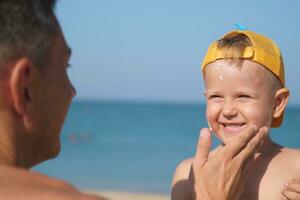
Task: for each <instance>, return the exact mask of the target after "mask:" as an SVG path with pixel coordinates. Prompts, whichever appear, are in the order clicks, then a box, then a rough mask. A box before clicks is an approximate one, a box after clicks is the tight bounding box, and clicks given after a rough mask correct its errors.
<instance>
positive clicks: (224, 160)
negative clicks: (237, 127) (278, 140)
mask: <svg viewBox="0 0 300 200" xmlns="http://www.w3.org/2000/svg"><path fill="white" fill-rule="evenodd" d="M267 134H268V129H267V128H266V127H263V128H261V129H259V130H257V128H256V127H254V126H249V127H248V128H246V129H245V130H244V132H243V133H241V134H240V135H237V136H236V138H235V139H234V140H233V141H232V142H231V143H229V144H226V145H224V146H219V147H218V148H217V149H216V150H215V151H214V152H212V153H210V152H209V151H210V146H211V133H210V131H209V130H208V129H207V128H205V129H202V130H201V132H200V137H199V141H198V145H197V152H196V155H195V157H194V160H193V164H192V169H191V172H190V176H189V182H190V184H192V186H193V187H192V188H193V194H194V198H193V199H196V200H229V199H230V200H237V199H239V197H240V195H241V194H242V192H243V190H244V185H245V179H246V177H247V174H248V173H247V169H248V168H249V166H250V164H251V161H253V160H254V155H255V153H256V152H257V151H258V149H259V147H260V146H261V144H262V143H263V142H264V139H265V138H266V137H267Z"/></svg>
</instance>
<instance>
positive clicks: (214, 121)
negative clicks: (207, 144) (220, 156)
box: [204, 59, 274, 144]
mask: <svg viewBox="0 0 300 200" xmlns="http://www.w3.org/2000/svg"><path fill="white" fill-rule="evenodd" d="M266 73H271V72H269V71H268V70H267V69H265V68H264V67H263V66H261V65H260V64H257V63H254V62H252V61H249V60H239V61H234V60H232V59H222V60H217V61H215V62H213V63H211V64H209V65H207V66H206V68H205V73H204V80H205V86H206V92H205V94H206V99H207V107H206V116H207V120H208V121H209V124H210V126H211V128H212V129H213V132H214V133H216V135H217V137H218V138H219V139H220V140H221V141H222V142H223V143H224V144H226V143H228V142H229V141H230V140H231V139H233V138H234V137H235V136H236V135H238V134H240V133H241V131H242V129H244V128H245V127H246V126H248V125H249V124H250V123H251V124H255V125H256V126H257V127H258V128H260V127H262V126H268V127H270V125H271V122H272V114H273V108H274V92H273V90H272V84H271V82H270V79H269V78H268V77H269V76H268V74H266Z"/></svg>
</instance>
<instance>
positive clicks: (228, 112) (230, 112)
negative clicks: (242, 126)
mask: <svg viewBox="0 0 300 200" xmlns="http://www.w3.org/2000/svg"><path fill="white" fill-rule="evenodd" d="M222 114H223V116H224V117H226V118H227V119H231V118H233V117H236V116H237V114H238V110H237V108H236V107H235V106H234V105H233V104H232V103H225V104H224V105H223V110H222Z"/></svg>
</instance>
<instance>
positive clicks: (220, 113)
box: [172, 30, 300, 200]
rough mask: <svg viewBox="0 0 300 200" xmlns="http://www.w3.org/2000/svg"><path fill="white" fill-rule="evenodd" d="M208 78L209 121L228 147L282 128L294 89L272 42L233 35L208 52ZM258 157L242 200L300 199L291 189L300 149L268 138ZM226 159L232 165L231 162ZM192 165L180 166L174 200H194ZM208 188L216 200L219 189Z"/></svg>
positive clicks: (260, 37) (239, 33)
mask: <svg viewBox="0 0 300 200" xmlns="http://www.w3.org/2000/svg"><path fill="white" fill-rule="evenodd" d="M202 73H203V79H204V83H205V96H206V101H207V106H206V117H207V121H208V123H209V125H210V126H211V127H210V128H211V131H212V132H213V133H215V134H216V136H217V137H218V139H219V140H220V141H221V143H222V145H223V146H226V145H229V144H231V143H232V142H233V141H235V140H236V138H237V137H238V136H242V135H243V133H244V132H243V130H244V129H245V128H247V127H248V126H251V125H252V124H254V125H256V127H258V128H263V127H266V128H267V129H266V130H270V128H276V127H279V126H280V125H281V123H282V120H283V114H284V110H285V108H286V105H287V102H288V97H289V90H288V89H287V88H285V78H284V64H283V60H282V56H281V53H280V51H279V48H278V47H277V45H276V44H275V43H274V42H273V41H272V40H271V39H269V38H267V37H265V36H263V35H260V34H258V33H255V32H253V31H249V30H234V31H231V32H229V33H227V34H226V35H225V36H223V37H222V38H221V39H219V40H217V41H216V42H213V43H212V44H211V46H210V47H209V48H208V51H207V54H206V56H205V58H204V61H203V64H202ZM206 131H208V130H206ZM241 145H244V144H243V143H241ZM253 156H254V157H255V159H254V160H253V161H252V163H251V164H250V165H249V167H248V169H247V170H246V172H247V174H248V175H247V176H246V177H245V180H244V184H245V185H244V189H243V191H242V190H241V191H238V192H240V194H239V196H238V198H237V199H251V200H254V199H259V200H270V199H272V200H276V199H278V200H279V199H286V198H287V199H290V198H291V199H294V198H292V195H298V193H297V192H295V191H293V190H292V189H291V188H290V189H288V187H289V186H288V185H289V183H292V182H293V181H290V182H287V181H288V180H289V179H300V150H298V149H290V148H287V147H283V146H280V145H278V144H276V143H274V142H273V141H272V140H271V138H270V137H267V138H266V139H265V140H264V142H263V143H262V144H261V148H260V149H259V151H258V152H257V153H256V154H254V155H253ZM223 160H224V162H226V157H224V158H223ZM208 161H209V157H208ZM192 163H193V158H191V159H188V160H185V161H183V162H182V163H181V164H180V165H179V166H178V167H177V170H176V172H175V175H174V180H173V189H172V200H188V199H193V198H194V197H193V194H192V193H191V191H192V190H191V189H190V187H189V186H188V184H189V182H188V179H189V174H190V169H191V165H192ZM224 165H225V164H224ZM223 167H224V166H223V165H220V166H219V168H221V169H222V168H223ZM198 178H199V179H201V177H198ZM223 181H224V182H226V181H230V179H226V178H225V179H224V180H223ZM178 183H181V184H180V185H178V186H176V185H177V184H178ZM220 185H222V184H220ZM290 185H292V184H290ZM283 186H285V188H284V189H283V190H282V188H283ZM202 187H207V188H210V187H211V188H212V189H211V191H210V192H211V193H209V192H208V193H207V194H206V196H205V197H206V198H205V197H202V198H203V199H210V198H208V197H211V196H214V195H215V194H214V190H213V188H216V187H217V186H216V185H215V186H214V185H203V186H202ZM292 187H294V186H292ZM298 189H299V186H298ZM298 191H300V190H298ZM199 199H201V198H200V197H199ZM229 199H231V198H229ZM299 199H300V198H299Z"/></svg>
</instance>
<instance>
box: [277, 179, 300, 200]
mask: <svg viewBox="0 0 300 200" xmlns="http://www.w3.org/2000/svg"><path fill="white" fill-rule="evenodd" d="M281 194H282V196H283V198H284V199H288V200H300V180H297V179H292V180H289V181H287V182H286V183H284V185H283V189H282V191H281Z"/></svg>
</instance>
